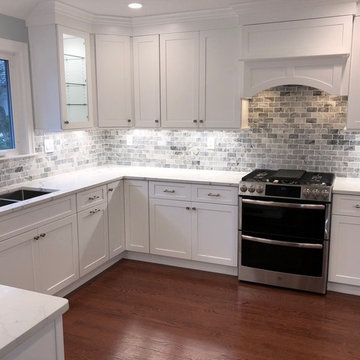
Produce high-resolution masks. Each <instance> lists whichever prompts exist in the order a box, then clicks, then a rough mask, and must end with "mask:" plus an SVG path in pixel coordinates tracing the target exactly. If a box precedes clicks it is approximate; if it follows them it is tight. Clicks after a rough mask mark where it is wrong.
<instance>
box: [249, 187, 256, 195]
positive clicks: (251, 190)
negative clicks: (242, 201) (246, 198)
mask: <svg viewBox="0 0 360 360" xmlns="http://www.w3.org/2000/svg"><path fill="white" fill-rule="evenodd" d="M249 191H250V192H251V193H253V192H254V191H255V186H254V185H250V186H249Z"/></svg>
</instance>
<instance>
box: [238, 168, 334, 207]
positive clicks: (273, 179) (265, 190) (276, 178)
mask: <svg viewBox="0 0 360 360" xmlns="http://www.w3.org/2000/svg"><path fill="white" fill-rule="evenodd" d="M334 179H335V175H334V174H332V173H321V172H307V171H305V170H288V169H280V170H268V169H258V170H254V171H252V172H251V173H249V174H248V175H246V176H244V177H243V178H242V181H241V183H240V195H250V196H262V197H280V198H282V197H285V198H293V199H305V200H318V201H327V202H329V201H331V190H332V185H333V183H334Z"/></svg>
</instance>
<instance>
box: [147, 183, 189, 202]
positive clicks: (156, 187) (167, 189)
mask: <svg viewBox="0 0 360 360" xmlns="http://www.w3.org/2000/svg"><path fill="white" fill-rule="evenodd" d="M149 196H150V197H151V198H157V199H173V200H191V185H190V184H183V183H171V182H161V181H159V182H155V181H150V183H149Z"/></svg>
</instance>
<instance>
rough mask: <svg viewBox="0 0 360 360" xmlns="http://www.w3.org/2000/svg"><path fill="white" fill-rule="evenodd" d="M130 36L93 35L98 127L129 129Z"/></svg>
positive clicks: (130, 118) (130, 100)
mask: <svg viewBox="0 0 360 360" xmlns="http://www.w3.org/2000/svg"><path fill="white" fill-rule="evenodd" d="M130 61H131V57H130V37H129V36H118V35H96V73H97V95H98V121H99V127H132V126H133V125H134V124H133V123H134V122H133V118H132V96H131V62H130Z"/></svg>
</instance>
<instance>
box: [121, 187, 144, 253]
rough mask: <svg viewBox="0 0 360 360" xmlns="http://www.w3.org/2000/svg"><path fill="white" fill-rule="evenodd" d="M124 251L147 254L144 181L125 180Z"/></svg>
mask: <svg viewBox="0 0 360 360" xmlns="http://www.w3.org/2000/svg"><path fill="white" fill-rule="evenodd" d="M124 193H125V223H126V227H125V238H126V250H132V251H137V252H143V253H148V252H149V198H148V196H149V188H148V182H147V181H144V180H125V184H124Z"/></svg>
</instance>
